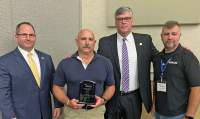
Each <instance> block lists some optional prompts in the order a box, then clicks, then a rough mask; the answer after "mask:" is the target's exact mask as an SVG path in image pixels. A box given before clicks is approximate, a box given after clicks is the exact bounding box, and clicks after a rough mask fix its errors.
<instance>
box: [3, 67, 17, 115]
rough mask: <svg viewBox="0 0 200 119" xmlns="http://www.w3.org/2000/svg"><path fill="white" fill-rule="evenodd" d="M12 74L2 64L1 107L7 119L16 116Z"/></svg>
mask: <svg viewBox="0 0 200 119" xmlns="http://www.w3.org/2000/svg"><path fill="white" fill-rule="evenodd" d="M11 80H12V79H11V76H10V75H9V71H8V70H7V69H6V68H5V66H4V65H2V64H0V107H1V111H2V113H3V115H4V117H5V118H6V119H11V118H13V117H16V114H15V111H14V106H13V100H12V89H11V85H12V84H11Z"/></svg>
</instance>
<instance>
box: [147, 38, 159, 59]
mask: <svg viewBox="0 0 200 119" xmlns="http://www.w3.org/2000/svg"><path fill="white" fill-rule="evenodd" d="M148 36H149V39H150V45H151V46H150V47H151V61H153V59H154V58H155V56H156V55H157V54H158V53H159V51H158V50H157V49H156V47H155V45H154V44H153V41H152V38H151V36H150V35H148Z"/></svg>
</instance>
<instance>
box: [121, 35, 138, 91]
mask: <svg viewBox="0 0 200 119" xmlns="http://www.w3.org/2000/svg"><path fill="white" fill-rule="evenodd" d="M122 39H124V37H122V36H121V35H120V34H119V33H117V50H118V57H119V64H120V72H122V44H123V40H122ZM126 39H127V40H126V41H125V42H126V46H127V50H128V60H129V91H133V90H136V89H138V88H139V82H138V65H137V51H136V46H135V41H134V36H133V34H132V33H130V34H129V35H128V36H127V37H126ZM121 74H122V73H121ZM121 78H122V75H121ZM121 81H122V80H121ZM120 89H122V86H120Z"/></svg>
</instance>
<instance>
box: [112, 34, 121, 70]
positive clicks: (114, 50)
mask: <svg viewBox="0 0 200 119" xmlns="http://www.w3.org/2000/svg"><path fill="white" fill-rule="evenodd" d="M110 46H111V47H110V48H111V53H112V55H113V59H114V61H115V64H116V67H117V70H118V71H119V73H120V67H119V57H118V49H117V34H114V35H113V36H112V39H110Z"/></svg>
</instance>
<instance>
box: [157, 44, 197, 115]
mask: <svg viewBox="0 0 200 119" xmlns="http://www.w3.org/2000/svg"><path fill="white" fill-rule="evenodd" d="M170 58H171V60H170V62H169V63H168V64H167V67H166V70H165V72H164V77H163V80H164V81H166V84H167V92H160V91H156V90H157V89H156V81H159V80H160V74H161V70H160V64H161V59H162V60H163V62H165V63H166V62H167V61H168V59H170ZM154 81H155V108H156V111H157V112H158V113H160V114H162V115H165V116H176V115H179V114H183V113H185V112H186V110H187V106H188V99H189V94H190V88H191V87H194V86H200V66H199V61H198V59H197V58H196V57H195V55H194V54H193V53H192V52H190V51H188V50H187V49H185V48H183V47H182V46H181V45H179V46H178V47H177V49H176V50H175V51H174V52H172V53H164V51H163V52H161V53H159V54H158V56H156V58H155V59H154Z"/></svg>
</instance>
